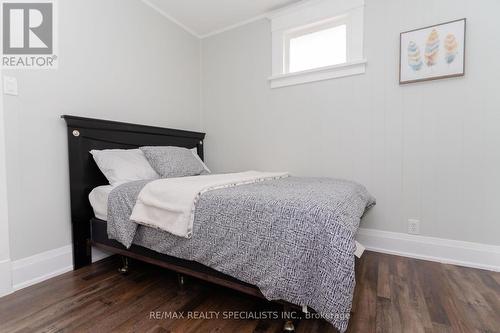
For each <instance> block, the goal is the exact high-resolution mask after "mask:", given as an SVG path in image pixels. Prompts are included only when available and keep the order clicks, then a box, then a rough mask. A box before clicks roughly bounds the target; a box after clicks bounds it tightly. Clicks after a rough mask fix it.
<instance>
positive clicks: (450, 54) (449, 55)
mask: <svg viewBox="0 0 500 333" xmlns="http://www.w3.org/2000/svg"><path fill="white" fill-rule="evenodd" d="M444 49H445V50H446V54H445V56H444V59H445V60H446V62H447V63H448V64H451V63H452V62H453V60H455V58H456V57H457V52H458V43H457V39H456V38H455V35H454V34H448V35H447V36H446V38H445V40H444Z"/></svg>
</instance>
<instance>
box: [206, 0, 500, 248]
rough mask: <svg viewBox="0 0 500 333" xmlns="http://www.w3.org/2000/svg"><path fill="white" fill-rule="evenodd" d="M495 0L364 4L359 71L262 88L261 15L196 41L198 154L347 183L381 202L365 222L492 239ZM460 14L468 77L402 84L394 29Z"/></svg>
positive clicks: (497, 163)
mask: <svg viewBox="0 0 500 333" xmlns="http://www.w3.org/2000/svg"><path fill="white" fill-rule="evenodd" d="M499 12H500V2H498V1H495V0H482V1H470V0H458V1H457V0H440V1H435V0H425V1H410V0H404V1H402V0H384V1H377V0H367V1H366V11H365V56H366V58H367V60H368V66H367V71H366V74H364V75H361V76H354V77H349V78H341V79H335V80H330V81H323V82H317V83H312V84H305V85H300V86H293V87H286V88H281V89H273V90H271V89H270V88H269V84H268V82H267V80H266V79H267V78H268V77H269V76H270V75H271V32H270V24H269V22H268V21H267V20H261V21H258V22H255V23H251V24H249V25H246V26H244V27H241V28H238V29H236V30H232V31H229V32H226V33H223V34H220V35H217V36H214V37H211V38H208V39H204V40H203V42H202V68H203V72H202V96H203V97H202V110H203V127H204V130H206V132H207V141H206V146H205V147H206V150H207V153H206V156H207V160H208V164H209V166H210V167H211V168H213V169H214V170H215V171H233V170H235V171H237V170H246V169H250V168H254V169H263V170H289V171H291V172H292V173H293V174H295V175H304V176H331V177H342V178H350V179H354V180H356V181H358V182H361V183H363V184H365V185H366V186H367V188H368V189H369V190H370V192H372V193H373V194H374V195H375V196H376V197H377V200H378V204H377V206H376V207H375V208H374V209H373V210H372V211H371V212H370V213H369V215H368V216H367V218H366V219H365V221H364V223H363V226H364V227H367V228H377V229H383V230H390V231H395V232H406V223H407V222H406V221H407V219H409V218H418V219H421V221H422V224H421V234H423V235H429V236H436V237H441V238H449V239H458V240H465V241H473V242H481V243H489V244H500V240H499V237H498V235H499V234H500V223H498V221H500V209H498V207H499V201H500V195H499V189H500V177H499V176H498V174H499V170H500V149H499V147H500V111H499V110H500V109H499V105H500V93H499V90H498V77H499V76H498V74H499V73H500V61H499V60H498V59H499V57H498V55H499V54H500V46H499V45H498V43H495V42H494V41H496V40H498V33H499V31H500V22H499V21H498V18H497V16H498V13H499ZM463 17H467V19H468V21H467V24H468V26H467V30H468V31H467V38H468V40H467V75H466V77H465V78H458V79H450V80H441V81H434V82H427V83H419V84H411V85H407V86H399V85H398V63H399V60H398V57H399V55H398V54H399V53H398V50H399V33H400V32H401V31H406V30H409V29H413V28H418V27H423V26H427V25H431V24H436V23H440V22H444V21H448V20H452V19H457V18H463Z"/></svg>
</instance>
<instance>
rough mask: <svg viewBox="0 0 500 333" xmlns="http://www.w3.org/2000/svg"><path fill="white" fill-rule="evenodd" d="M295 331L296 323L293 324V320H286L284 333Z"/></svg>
mask: <svg viewBox="0 0 500 333" xmlns="http://www.w3.org/2000/svg"><path fill="white" fill-rule="evenodd" d="M294 332H295V325H294V324H293V321H291V320H287V321H285V325H283V333H294Z"/></svg>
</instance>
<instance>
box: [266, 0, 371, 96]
mask: <svg viewBox="0 0 500 333" xmlns="http://www.w3.org/2000/svg"><path fill="white" fill-rule="evenodd" d="M364 5H365V4H364V0H349V1H343V0H316V1H306V2H299V3H298V4H297V5H291V6H290V7H287V8H285V9H284V10H282V11H278V12H276V13H273V14H272V15H271V16H269V18H270V19H271V30H272V76H271V77H270V78H269V81H270V83H271V88H279V87H285V86H290V85H294V84H302V83H307V82H314V81H320V80H329V79H333V78H339V77H345V76H350V75H357V74H362V73H364V72H365V66H366V60H365V59H364V57H363V30H364V27H363V22H364Z"/></svg>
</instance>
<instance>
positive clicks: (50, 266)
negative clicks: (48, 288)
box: [12, 245, 73, 290]
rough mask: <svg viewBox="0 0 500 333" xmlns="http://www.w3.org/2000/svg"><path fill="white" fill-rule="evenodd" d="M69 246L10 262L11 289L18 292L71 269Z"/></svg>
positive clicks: (71, 261)
mask: <svg viewBox="0 0 500 333" xmlns="http://www.w3.org/2000/svg"><path fill="white" fill-rule="evenodd" d="M72 257H73V256H72V250H71V245H66V246H63V247H60V248H57V249H54V250H50V251H46V252H42V253H39V254H35V255H34V256H31V257H27V258H23V259H20V260H15V261H13V262H12V289H14V290H19V289H22V288H26V287H28V286H31V285H33V284H35V283H38V282H42V281H44V280H47V279H50V278H51V277H54V276H57V275H59V274H63V273H66V272H69V271H70V270H72V269H73V258H72Z"/></svg>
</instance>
